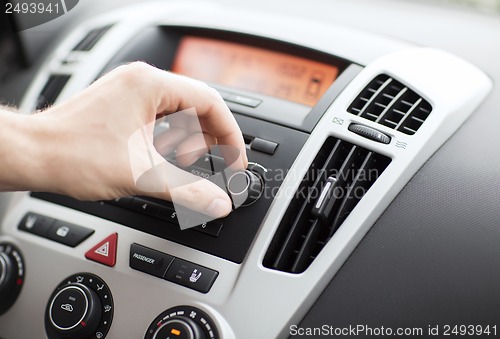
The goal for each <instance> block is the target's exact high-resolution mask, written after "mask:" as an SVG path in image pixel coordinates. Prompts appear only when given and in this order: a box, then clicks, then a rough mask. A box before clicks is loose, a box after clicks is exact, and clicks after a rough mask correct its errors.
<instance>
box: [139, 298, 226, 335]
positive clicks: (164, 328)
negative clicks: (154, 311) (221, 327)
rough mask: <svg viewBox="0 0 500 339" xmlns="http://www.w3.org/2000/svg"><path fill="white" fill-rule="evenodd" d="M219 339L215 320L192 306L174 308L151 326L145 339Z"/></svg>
mask: <svg viewBox="0 0 500 339" xmlns="http://www.w3.org/2000/svg"><path fill="white" fill-rule="evenodd" d="M166 338H172V339H173V338H175V339H219V333H218V331H217V327H216V326H215V323H214V322H213V320H212V319H211V318H210V317H209V316H208V314H206V313H205V312H203V311H202V310H200V309H198V308H195V307H192V306H177V307H172V308H170V309H168V310H166V311H165V312H163V313H162V314H160V315H159V316H158V317H156V319H155V320H153V322H152V323H151V325H149V328H148V331H147V332H146V335H145V336H144V339H166Z"/></svg>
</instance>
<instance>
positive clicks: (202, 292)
mask: <svg viewBox="0 0 500 339" xmlns="http://www.w3.org/2000/svg"><path fill="white" fill-rule="evenodd" d="M137 60H139V61H143V62H146V63H149V64H152V65H154V66H156V67H158V68H161V69H165V70H170V71H172V72H175V73H179V74H183V75H186V76H190V77H193V78H197V79H199V80H202V81H204V82H207V83H208V84H209V85H210V86H211V87H213V88H215V89H216V90H217V91H218V92H219V93H220V95H221V96H222V98H223V99H224V100H225V101H226V103H227V105H228V107H229V108H230V110H231V112H232V113H233V114H234V116H235V118H236V120H237V122H238V124H239V126H240V128H241V130H242V133H243V136H244V140H245V143H246V148H247V155H248V159H249V166H248V168H247V172H245V173H248V174H247V175H248V178H250V179H248V180H255V181H254V183H255V187H254V188H255V191H251V192H250V193H249V197H248V198H247V199H249V200H247V201H246V202H245V204H243V206H241V207H239V208H237V209H235V210H234V211H233V212H232V213H231V214H230V215H229V216H227V217H225V218H223V219H218V220H213V221H210V222H200V223H199V225H198V226H196V227H194V228H191V229H188V230H181V228H180V227H179V221H178V220H177V215H176V213H178V212H176V210H175V208H174V206H173V205H172V204H170V203H168V202H163V201H159V200H155V199H151V198H147V197H144V196H134V197H122V198H118V199H115V200H111V201H92V202H90V201H79V200H75V199H72V198H69V197H66V196H62V195H57V194H52V193H47V192H18V193H14V194H13V195H12V197H11V198H10V201H9V204H8V206H7V207H6V211H5V213H4V215H3V218H2V223H1V228H0V230H1V232H0V268H1V269H0V301H2V304H0V313H2V314H1V315H0V338H2V339H16V338H42V337H45V336H46V337H47V338H49V339H56V338H85V339H88V338H98V339H101V338H105V337H106V338H177V337H179V338H180V337H182V338H282V337H288V336H290V335H293V333H292V332H291V328H294V327H293V326H296V325H298V324H299V323H300V322H301V321H302V320H303V319H304V317H305V316H306V315H307V314H308V312H314V309H312V308H313V306H314V305H315V302H316V301H317V300H318V302H327V300H328V298H326V297H325V298H323V299H321V296H322V293H325V292H326V291H327V290H328V289H330V288H333V287H332V285H330V282H331V281H334V280H332V279H334V277H335V276H336V275H337V273H338V272H339V271H340V270H341V268H342V267H343V266H344V265H345V264H346V261H347V260H348V258H349V257H350V256H351V255H352V254H353V251H355V249H356V248H357V247H358V245H359V244H360V242H361V241H362V240H363V238H364V237H365V236H366V235H367V233H368V232H370V229H371V228H372V226H373V225H374V224H375V223H376V222H377V220H379V219H380V218H381V217H382V216H383V213H384V211H386V210H387V209H388V208H389V206H390V205H391V203H392V202H393V201H394V199H395V198H396V197H397V196H398V195H399V194H400V193H401V192H402V190H403V188H405V186H407V185H409V182H410V180H411V179H412V178H413V177H414V176H415V175H416V174H417V172H418V171H419V169H420V168H421V167H422V166H423V165H424V164H425V163H426V162H428V161H429V159H431V157H432V156H433V154H434V153H435V152H437V151H438V150H439V149H440V148H441V147H442V146H443V145H445V143H446V141H447V140H448V139H449V138H450V137H452V136H453V135H454V134H455V133H456V132H457V130H458V129H459V128H460V126H461V125H462V124H463V123H464V122H465V121H466V120H467V119H468V118H469V117H470V116H471V115H472V113H473V112H475V111H476V110H477V109H478V107H479V106H480V105H481V104H482V103H483V101H484V100H485V98H486V97H487V96H488V94H490V93H491V90H492V88H493V82H492V80H491V79H490V78H489V77H488V76H487V75H486V74H485V73H484V72H483V71H482V70H480V69H479V68H477V67H476V66H474V65H472V64H471V63H469V62H468V61H465V60H463V59H462V58H460V57H457V56H455V55H453V54H451V53H449V52H446V51H443V50H440V49H437V48H431V47H423V46H419V45H416V44H413V43H410V42H406V41H403V40H400V39H396V38H391V37H387V36H384V35H377V34H374V33H370V32H368V31H363V30H356V29H354V28H349V27H347V26H343V25H336V24H332V23H328V22H321V21H313V20H309V19H306V18H297V17H292V16H287V15H285V14H283V15H277V14H272V15H271V14H268V13H265V12H263V11H258V10H257V9H256V10H255V11H251V10H242V9H239V8H236V7H234V8H232V7H231V6H222V5H220V4H217V3H210V2H151V3H149V2H144V3H141V4H136V5H132V6H128V7H124V8H120V9H116V10H112V11H108V12H106V13H104V14H101V15H98V16H96V17H93V18H91V19H90V20H86V21H84V22H83V23H81V24H79V25H78V26H76V27H75V28H74V29H73V30H72V31H71V32H69V33H68V34H66V35H65V37H64V39H62V40H61V41H60V42H58V44H57V46H56V48H54V50H53V51H51V53H50V55H49V56H48V57H47V58H46V59H45V61H44V62H43V64H41V65H40V67H39V68H38V71H37V73H36V76H35V77H34V78H33V80H32V81H31V84H30V86H29V88H28V89H27V91H26V93H25V95H24V97H23V100H22V103H21V105H20V109H21V110H22V112H23V113H24V114H30V113H31V112H33V111H35V110H37V109H43V108H44V107H47V106H48V105H52V104H57V103H59V102H62V101H64V100H66V99H68V98H70V97H71V96H73V95H74V94H75V93H77V92H78V91H80V90H82V89H84V88H85V87H87V86H88V85H90V84H91V83H92V82H93V81H95V80H96V79H98V78H99V77H100V76H102V75H103V74H105V73H107V72H108V71H110V70H112V69H114V68H115V67H117V66H120V65H122V64H126V63H129V62H133V61H137ZM124 113H126V112H124ZM124 116H125V114H124ZM160 125H161V124H159V127H160V128H161V127H164V128H165V129H167V130H168V124H165V125H164V126H160ZM202 158H203V157H202ZM214 159H215V160H217V157H216V155H206V156H205V158H204V159H202V161H201V162H203V160H204V162H211V161H213V160H214ZM209 160H210V161H209ZM75 170H78V169H75ZM189 170H190V171H191V172H192V173H194V174H198V175H201V176H210V175H213V174H214V173H213V171H212V172H211V171H210V168H206V167H204V165H203V164H199V165H196V166H193V168H190V169H189ZM255 178H256V179H255ZM421 180H424V179H421ZM249 185H250V184H249ZM252 185H253V184H252ZM252 187H253V186H252ZM403 192H404V191H403ZM408 204H409V205H411V201H409V202H408ZM391 207H393V205H391ZM401 224H402V225H401V227H404V221H402V222H401ZM408 237H411V234H408ZM363 241H364V240H363ZM394 255H395V256H396V257H397V256H398V255H397V254H394ZM353 260H354V259H353ZM351 292H352V293H353V294H355V293H356V292H355V291H351ZM318 298H320V299H318ZM324 307H326V308H328V307H329V306H328V305H326V306H324ZM324 316H325V315H324V313H320V314H319V315H316V317H319V318H320V319H321V317H324ZM20 319H24V320H23V323H25V322H26V319H28V320H29V325H26V324H20ZM351 320H352V319H351ZM328 321H330V320H329V319H327V321H326V323H328ZM15 324H16V325H15ZM295 328H296V327H295Z"/></svg>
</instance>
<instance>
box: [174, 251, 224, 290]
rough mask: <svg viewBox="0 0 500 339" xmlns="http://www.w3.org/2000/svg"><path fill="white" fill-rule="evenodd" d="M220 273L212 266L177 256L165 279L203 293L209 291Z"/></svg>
mask: <svg viewBox="0 0 500 339" xmlns="http://www.w3.org/2000/svg"><path fill="white" fill-rule="evenodd" d="M218 275H219V273H218V272H217V271H214V270H212V269H210V268H207V267H204V266H200V265H197V264H194V263H192V262H189V261H185V260H182V259H179V258H175V259H174V261H173V263H172V264H171V265H170V267H169V268H168V270H167V274H166V275H165V279H166V280H168V281H171V282H174V283H176V284H179V285H182V286H186V287H189V288H191V289H193V290H196V291H198V292H201V293H208V291H210V288H211V287H212V285H213V284H214V282H215V279H216V278H217V276H218Z"/></svg>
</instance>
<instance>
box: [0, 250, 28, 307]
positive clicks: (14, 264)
mask: <svg viewBox="0 0 500 339" xmlns="http://www.w3.org/2000/svg"><path fill="white" fill-rule="evenodd" d="M23 282H24V261H23V258H22V256H21V253H20V252H19V250H18V249H17V248H16V247H15V246H14V245H11V244H8V243H0V315H1V314H3V313H5V312H7V310H8V309H9V308H10V307H11V306H12V305H13V304H14V302H15V301H16V299H17V297H18V296H19V293H20V292H21V288H22V286H23Z"/></svg>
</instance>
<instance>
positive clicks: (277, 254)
mask: <svg viewBox="0 0 500 339" xmlns="http://www.w3.org/2000/svg"><path fill="white" fill-rule="evenodd" d="M390 162H391V160H390V159H389V158H387V157H385V156H383V155H380V154H377V153H374V152H372V151H369V150H367V149H364V148H362V147H359V146H356V145H353V144H351V143H348V142H345V141H343V140H339V139H335V138H333V137H329V138H328V139H327V140H326V142H325V144H324V145H323V146H322V148H321V149H320V151H319V153H318V155H317V156H316V158H315V159H314V161H313V163H312V164H311V166H310V168H309V170H308V172H307V174H306V175H305V176H304V178H303V179H302V182H301V185H300V186H299V189H298V190H297V192H295V196H294V197H293V199H292V201H291V203H290V206H289V207H288V210H287V211H286V213H285V215H284V217H283V219H282V221H281V223H280V225H279V227H278V230H277V232H276V234H275V236H274V238H273V240H272V241H271V245H270V247H269V249H268V251H267V253H266V255H265V257H264V262H263V264H264V266H265V267H268V268H271V269H275V270H279V271H284V272H289V273H301V272H303V271H305V270H306V269H307V268H308V267H309V265H310V264H311V263H312V262H313V260H314V259H315V258H316V256H317V255H318V254H319V253H320V251H321V250H322V248H323V247H324V246H325V245H326V243H327V242H328V240H330V238H331V237H332V236H333V234H334V233H335V231H336V230H337V229H338V228H339V227H340V225H341V224H342V223H343V222H344V220H345V219H346V218H347V217H348V216H349V214H350V213H351V211H352V210H353V209H354V207H355V206H356V205H357V203H358V202H359V201H360V200H361V198H362V197H363V196H364V194H365V193H366V192H367V191H368V189H369V188H370V187H371V186H372V185H373V183H374V182H375V181H376V180H377V179H378V177H379V176H380V175H381V174H382V172H383V171H384V170H385V169H386V168H387V166H388V165H389V164H390Z"/></svg>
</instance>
